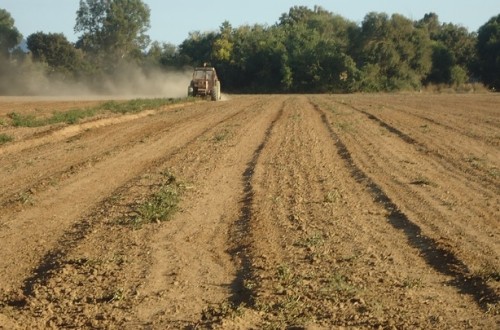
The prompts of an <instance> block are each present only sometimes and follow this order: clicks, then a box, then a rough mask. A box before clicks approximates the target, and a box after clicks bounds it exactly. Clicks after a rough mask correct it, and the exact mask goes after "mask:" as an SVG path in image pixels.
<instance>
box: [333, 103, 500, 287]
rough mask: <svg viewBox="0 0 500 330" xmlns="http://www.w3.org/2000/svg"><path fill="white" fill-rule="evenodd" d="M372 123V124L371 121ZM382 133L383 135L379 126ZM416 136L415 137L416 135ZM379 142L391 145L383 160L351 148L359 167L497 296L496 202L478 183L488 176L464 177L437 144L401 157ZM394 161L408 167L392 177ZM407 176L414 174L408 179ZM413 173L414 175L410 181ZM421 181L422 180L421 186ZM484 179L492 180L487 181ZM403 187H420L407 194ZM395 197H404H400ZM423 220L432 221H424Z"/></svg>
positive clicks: (360, 140) (363, 138)
mask: <svg viewBox="0 0 500 330" xmlns="http://www.w3.org/2000/svg"><path fill="white" fill-rule="evenodd" d="M330 100H331V99H330ZM334 102H335V101H334ZM335 103H338V102H335ZM348 108H349V109H351V110H354V113H359V114H360V115H361V116H363V117H367V115H366V114H364V113H362V112H360V111H356V110H355V109H352V108H351V107H350V106H348ZM367 119H368V120H367V122H365V123H364V125H367V124H368V122H369V121H370V120H372V119H370V118H368V117H367ZM400 120H401V123H400V125H401V126H402V127H410V126H411V121H410V122H409V123H406V124H405V122H404V118H403V119H400ZM372 121H373V120H372ZM374 122H375V123H377V121H374ZM383 129H384V130H387V129H386V128H384V127H383ZM345 132H346V133H348V132H347V131H345ZM371 134H377V132H376V131H375V130H372V131H371ZM347 135H348V136H349V135H350V136H351V139H354V141H355V142H354V143H356V145H353V147H354V148H355V147H356V146H357V145H360V146H362V145H363V144H368V145H372V139H371V137H370V135H369V134H368V133H367V134H358V135H357V136H356V137H355V136H354V135H353V134H352V133H348V134H347ZM382 135H383V133H382ZM391 135H394V136H395V137H396V138H398V139H400V140H401V141H402V142H404V143H407V141H405V140H404V139H403V138H401V137H399V135H398V134H396V133H392V134H391ZM439 136H442V135H439ZM418 137H420V136H419V135H417V138H418ZM383 140H384V142H385V143H390V144H391V147H385V148H382V150H381V151H383V150H384V149H385V150H387V151H389V152H388V153H385V154H384V156H382V154H380V155H379V153H377V152H376V151H374V150H369V151H367V152H365V151H364V150H363V147H360V148H358V149H356V151H355V152H354V154H355V156H356V157H358V159H359V162H360V165H361V166H362V167H364V168H365V169H368V171H369V170H370V169H371V163H372V162H373V163H374V164H377V167H378V170H377V171H378V172H379V173H378V175H379V176H381V177H384V178H385V179H384V181H381V183H382V182H383V184H385V185H386V186H385V189H387V190H388V191H391V189H392V191H391V193H392V194H393V196H398V198H399V199H400V200H404V202H401V203H403V205H404V207H406V208H409V209H410V210H411V211H412V212H416V214H414V215H413V217H414V218H415V220H418V221H420V224H419V225H421V226H422V227H421V229H423V230H425V231H426V233H427V235H428V236H429V237H433V238H434V239H435V240H436V241H438V242H440V243H442V244H443V246H446V247H447V248H448V249H453V250H454V251H455V255H457V256H459V259H461V260H462V261H463V262H465V263H466V264H467V265H468V266H469V269H470V270H471V271H472V272H473V273H475V274H478V275H479V276H484V278H486V279H487V278H490V279H491V280H492V281H490V282H492V286H493V287H494V290H496V291H497V292H498V285H497V284H498V283H494V282H495V280H494V279H495V278H498V276H496V275H495V274H496V273H498V260H499V259H498V240H495V236H496V235H498V234H499V232H498V224H497V219H496V218H497V216H496V213H498V212H497V210H498V198H497V196H496V194H495V192H494V190H495V186H492V185H487V184H486V183H485V182H483V178H484V177H485V176H488V174H487V173H485V172H481V170H480V169H477V170H476V171H479V172H477V176H474V175H471V173H468V172H467V169H468V168H469V167H470V166H469V165H466V166H465V167H466V169H464V168H463V166H462V165H461V164H462V163H463V162H462V161H461V159H460V158H457V157H456V156H454V155H455V154H457V153H458V151H456V150H455V151H454V150H451V151H447V150H446V149H445V150H443V146H442V145H443V144H442V143H439V142H434V143H435V144H430V145H428V146H427V144H426V143H422V142H419V143H420V144H421V145H422V146H423V147H419V146H418V145H417V146H415V148H414V151H413V152H412V151H411V149H410V148H408V149H407V150H408V151H407V152H403V150H400V151H398V150H399V149H398V148H404V145H400V144H399V143H392V142H391V139H383ZM384 142H382V141H379V142H378V143H379V144H380V143H384ZM394 142H395V141H394ZM351 143H353V141H351ZM429 143H430V142H429ZM468 145H469V146H472V145H473V144H468ZM428 149H435V150H434V153H432V152H431V153H429V152H427V150H428ZM390 150H394V151H390ZM441 153H443V155H441ZM365 154H366V156H365ZM432 156H434V157H432ZM436 156H437V157H436ZM394 160H399V162H404V163H408V164H413V165H408V166H403V167H402V166H393V167H392V173H391V174H388V173H387V169H386V168H387V166H388V165H389V164H391V163H394ZM387 162H389V163H387ZM461 171H463V173H462V172H461ZM412 172H414V174H413V175H412V174H411V173H412ZM416 174H419V175H418V177H417V178H416V179H415V175H416ZM409 176H410V178H409ZM411 176H413V178H411ZM421 178H423V180H422V181H421V180H420V179H421ZM489 178H490V179H492V180H493V177H489ZM381 180H382V179H381ZM408 185H412V186H414V187H421V188H414V189H411V188H408ZM409 190H411V192H410V191H409ZM469 191H474V193H473V194H470V193H468V192H469ZM400 192H405V193H403V194H402V195H400ZM468 195H470V197H468ZM472 196H474V197H472ZM393 199H394V197H393ZM424 205H425V206H424ZM450 205H451V206H450ZM455 213H456V214H455ZM429 217H431V218H432V219H434V220H429V219H430V218H429ZM452 218H453V219H455V220H454V221H453V225H451V222H450V221H449V220H447V219H452ZM478 219H479V220H480V222H477V220H478ZM450 243H451V244H450ZM497 282H498V281H497Z"/></svg>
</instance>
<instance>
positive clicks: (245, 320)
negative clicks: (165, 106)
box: [0, 94, 500, 329]
mask: <svg viewBox="0 0 500 330" xmlns="http://www.w3.org/2000/svg"><path fill="white" fill-rule="evenodd" d="M496 100H497V98H495V96H493V95H489V94H484V95H457V96H453V95H410V94H401V95H399V94H398V95H396V94H395V95H259V96H252V95H248V96H233V97H231V99H230V100H229V101H226V102H202V103H196V104H192V105H189V106H185V107H183V108H182V109H177V110H175V109H170V110H165V111H157V112H155V113H152V114H148V113H147V112H144V113H142V115H140V116H139V117H140V118H139V117H138V118H134V119H131V120H128V119H127V120H125V121H124V122H113V123H106V124H105V125H104V126H100V125H98V126H92V127H90V129H88V130H82V128H83V126H76V127H75V128H72V129H71V130H74V131H71V132H70V136H64V134H66V133H64V132H65V131H64V129H63V130H61V127H55V126H54V127H53V128H51V129H49V131H44V130H43V129H42V130H40V131H39V133H37V129H33V130H32V129H31V128H27V129H18V128H15V127H11V126H8V127H3V128H2V130H5V129H7V130H8V132H10V133H11V134H14V135H15V136H16V137H22V136H25V137H29V136H30V137H31V139H33V138H34V140H33V141H35V142H36V141H38V142H36V143H35V144H33V145H31V146H28V144H26V148H19V149H15V148H14V149H11V150H10V151H9V152H8V153H3V154H2V155H1V156H0V171H1V173H2V174H6V175H0V243H1V245H2V252H3V253H2V258H0V328H1V329H3V328H5V329H61V328H64V329H65V328H79V329H80V328H81V329H91V328H92V329H95V328H101V329H115V328H116V329H118V328H120V329H121V328H124V329H178V328H185V329H214V328H215V329H262V328H268V329H285V328H299V329H332V328H343V327H347V328H350V327H353V328H370V329H371V328H398V329H399V328H402V329H403V328H404V329H407V328H415V329H416V328H425V329H430V328H432V329H460V328H470V329H494V328H498V326H499V325H500V318H499V317H500V302H499V297H500V276H499V275H498V274H499V270H500V251H499V250H500V245H499V244H500V243H499V240H498V237H500V226H499V223H498V216H497V215H498V213H499V212H500V200H499V198H498V175H496V174H495V172H494V169H495V166H496V167H498V159H497V158H498V157H499V156H498V149H497V148H496V144H495V139H496V140H497V139H498V137H495V136H496V135H498V134H497V132H496V131H497V130H498V124H499V122H498V119H497V115H498V109H493V108H492V106H494V105H496V103H497V101H496ZM1 102H2V100H1V99H0V112H1V111H2V103H1ZM476 103H477V104H476ZM51 104H52V103H50V104H49V103H47V104H41V106H40V107H41V109H44V107H45V106H46V108H47V110H46V112H45V113H46V114H47V115H48V114H49V112H50V107H51ZM60 106H61V107H63V106H64V105H60ZM30 107H35V105H30ZM30 109H31V108H29V109H28V108H27V109H25V110H22V109H20V110H19V111H27V112H29V111H31V110H30ZM471 110H474V111H471ZM15 111H17V110H15ZM37 115H40V116H43V115H44V112H43V111H42V110H40V112H37ZM92 121H96V123H98V122H99V119H97V118H94V119H90V121H89V123H91V122H92ZM103 123H104V122H103ZM108 124H109V125H108ZM424 126H425V127H424ZM469 126H470V131H468V130H467V128H468V127H469ZM37 134H38V135H37ZM37 139H39V140H37ZM18 141H19V140H18ZM21 142H22V141H21ZM10 143H11V142H8V143H7V144H4V145H3V146H0V150H1V149H2V148H4V147H6V146H8V145H9V144H10ZM14 143H15V142H14ZM19 145H21V144H19ZM10 148H11V147H10ZM21 149H22V150H21ZM4 150H6V149H4ZM485 155H487V156H485ZM483 156H484V157H483ZM481 157H482V158H481ZM159 200H161V201H162V203H166V204H162V205H161V206H159V205H157V202H158V201H159ZM167 204H168V205H169V206H167ZM170 204H171V205H170ZM170 207H171V208H172V209H174V210H177V212H176V213H175V214H174V215H170V216H165V218H163V216H162V215H161V214H163V213H162V212H163V211H164V210H165V209H159V208H170ZM160 218H161V219H163V220H165V219H166V220H167V221H160Z"/></svg>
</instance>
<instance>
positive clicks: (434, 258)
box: [311, 101, 500, 311]
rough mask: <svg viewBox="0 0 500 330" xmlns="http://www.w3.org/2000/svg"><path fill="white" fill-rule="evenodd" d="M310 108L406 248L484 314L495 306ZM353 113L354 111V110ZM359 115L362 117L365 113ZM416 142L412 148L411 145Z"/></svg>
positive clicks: (479, 282) (484, 287) (481, 283)
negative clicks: (413, 250) (405, 240)
mask: <svg viewBox="0 0 500 330" xmlns="http://www.w3.org/2000/svg"><path fill="white" fill-rule="evenodd" d="M311 104H312V105H313V107H314V108H315V109H316V111H317V112H318V113H319V114H320V116H321V119H322V121H323V123H324V125H325V126H326V127H327V129H328V131H329V132H330V134H331V137H332V139H333V140H334V141H335V142H334V143H335V146H336V147H337V149H338V153H339V155H340V156H341V157H342V159H343V160H344V161H345V163H346V165H347V166H348V167H349V168H350V169H351V173H352V176H353V177H354V178H355V179H356V181H358V182H360V183H363V184H364V185H365V186H366V187H367V189H368V190H369V191H370V193H371V194H372V195H373V198H374V199H375V200H376V201H377V202H378V203H380V204H381V205H382V206H383V207H384V208H385V209H386V211H387V212H388V214H389V215H388V220H389V222H390V223H391V224H392V226H393V227H394V228H395V229H397V230H401V231H403V232H404V233H405V235H406V236H407V238H408V242H409V244H410V245H411V246H412V247H414V248H416V249H417V250H419V251H420V253H421V256H422V257H423V258H424V259H425V261H426V262H427V264H428V265H429V266H431V267H432V268H433V269H435V270H436V271H438V272H440V273H442V274H444V275H448V276H451V277H454V280H453V281H451V282H450V284H451V285H453V286H455V287H456V288H457V289H458V290H459V292H461V293H464V294H467V295H470V296H472V297H473V298H474V300H475V301H476V303H477V304H478V305H479V306H480V307H481V308H482V309H483V310H485V311H486V310H487V309H488V305H489V304H496V303H498V302H500V297H499V296H498V294H497V293H496V292H495V291H494V290H493V289H491V287H490V286H489V285H488V283H487V282H486V281H485V280H484V279H483V278H481V277H480V276H474V275H471V272H470V270H469V269H468V267H467V265H465V264H464V263H463V262H462V261H461V260H460V259H459V258H458V257H457V256H456V255H455V254H454V252H453V251H450V250H448V249H446V248H444V247H443V246H441V245H440V244H439V243H438V242H437V241H436V240H434V239H432V238H430V237H428V236H426V235H424V234H423V233H422V230H421V228H420V227H419V226H418V225H417V224H415V223H414V222H412V221H411V220H410V219H409V218H408V216H407V215H406V214H404V213H403V212H402V211H401V210H400V208H399V207H398V206H397V205H396V204H395V203H394V202H393V201H392V200H391V198H390V197H389V196H388V195H387V194H386V193H385V192H384V190H383V189H382V187H381V186H379V185H378V184H377V183H376V182H374V181H373V180H372V179H371V178H370V176H369V175H367V174H366V173H365V172H363V171H362V170H361V169H360V168H359V167H358V166H357V165H356V163H355V162H354V160H353V159H352V157H351V154H350V152H349V150H348V149H347V147H346V145H345V144H344V143H343V142H342V140H341V139H340V137H339V136H338V135H337V133H336V132H335V131H334V129H333V128H332V127H331V125H330V124H329V121H328V118H327V116H326V114H325V111H324V110H323V109H321V107H320V106H319V105H317V104H316V103H314V102H312V101H311ZM353 109H354V110H357V109H355V108H353ZM361 112H363V113H364V111H361ZM377 122H378V121H377ZM384 124H385V123H384ZM385 125H387V124H385ZM387 126H389V125H387ZM389 127H390V126H389ZM391 131H393V133H395V134H397V135H398V136H400V135H399V134H398V132H400V131H399V130H397V129H395V128H391ZM400 137H401V138H402V139H404V140H405V138H404V137H406V135H405V134H404V133H401V136H400ZM405 141H406V142H408V143H411V142H413V141H414V140H413V139H412V138H411V137H406V140H405ZM415 142H416V141H415ZM415 142H413V143H411V144H414V143H415Z"/></svg>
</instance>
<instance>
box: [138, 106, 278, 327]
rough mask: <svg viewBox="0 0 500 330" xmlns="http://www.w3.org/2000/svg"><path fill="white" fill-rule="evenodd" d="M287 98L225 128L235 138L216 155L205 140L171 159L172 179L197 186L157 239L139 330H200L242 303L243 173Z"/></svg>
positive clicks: (139, 320) (140, 312) (142, 294)
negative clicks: (144, 329) (217, 313)
mask: <svg viewBox="0 0 500 330" xmlns="http://www.w3.org/2000/svg"><path fill="white" fill-rule="evenodd" d="M282 99H283V97H276V98H273V99H269V98H268V99H266V100H265V105H262V106H258V107H255V108H254V109H253V110H251V111H247V117H246V118H239V119H237V120H234V122H227V123H226V126H227V127H228V128H231V127H233V128H234V131H233V133H232V134H230V137H229V138H228V139H229V140H228V141H227V143H229V145H226V144H225V143H223V144H222V145H220V152H219V153H215V154H214V153H213V151H211V147H210V145H208V146H207V141H199V143H197V144H195V145H193V146H192V148H187V149H185V150H182V152H181V153H179V154H178V155H177V156H176V157H174V158H172V159H171V160H170V163H171V164H172V166H171V167H172V169H173V170H174V172H176V173H179V175H181V176H182V177H183V178H186V180H187V181H188V182H193V185H194V186H195V189H194V191H195V194H190V196H186V198H185V201H183V203H182V205H181V208H182V209H183V210H184V211H183V212H181V213H179V214H178V215H177V216H176V217H175V219H173V222H172V226H168V227H165V228H163V230H162V231H161V232H158V233H157V234H155V235H154V237H153V238H152V240H153V241H155V242H156V243H154V244H153V245H152V258H153V260H155V262H153V267H152V269H151V270H150V276H149V277H148V279H147V282H146V283H145V284H144V286H143V287H142V289H141V290H140V293H139V294H140V296H141V297H142V298H141V299H142V303H141V305H140V306H137V308H136V311H135V314H136V315H137V321H136V322H134V323H133V324H134V325H135V324H142V325H143V326H148V327H152V328H197V327H199V326H200V324H203V323H204V322H205V320H204V318H205V317H206V316H207V315H208V314H210V313H212V312H213V311H214V310H215V309H217V308H218V306H224V304H227V303H228V302H230V301H231V300H232V299H236V300H237V299H238V298H237V297H236V296H237V295H238V294H239V288H238V287H237V284H236V283H237V281H238V280H237V277H238V271H239V269H240V268H241V267H243V266H242V265H241V262H243V260H242V259H240V258H239V256H238V255H237V250H238V249H237V248H236V250H235V246H239V244H241V242H234V241H233V239H232V237H231V234H232V233H234V231H235V226H236V223H237V222H238V219H240V218H241V214H240V213H241V209H242V205H241V204H242V203H243V201H242V199H244V190H245V187H244V184H243V182H242V173H244V172H245V169H246V168H247V167H248V163H249V161H250V160H251V159H252V157H253V155H252V153H253V152H254V151H255V149H256V148H258V146H259V144H260V143H262V142H261V141H262V140H263V139H265V134H266V127H268V126H269V125H270V124H269V123H271V122H273V120H274V119H275V118H276V112H279V109H280V106H279V104H280V103H282ZM208 142H210V141H208ZM211 143H213V142H211ZM199 150H206V152H205V151H204V152H202V153H201V154H199ZM179 167H180V168H179ZM229 242H231V243H229ZM235 285H236V286H235ZM239 297H241V295H240V296H239Z"/></svg>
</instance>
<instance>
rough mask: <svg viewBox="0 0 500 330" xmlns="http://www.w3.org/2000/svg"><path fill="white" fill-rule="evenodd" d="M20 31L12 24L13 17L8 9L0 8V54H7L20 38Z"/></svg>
mask: <svg viewBox="0 0 500 330" xmlns="http://www.w3.org/2000/svg"><path fill="white" fill-rule="evenodd" d="M22 37H23V36H22V35H21V33H19V31H18V30H17V28H16V27H15V26H14V19H13V18H12V16H11V15H10V13H9V12H8V11H6V10H5V9H0V55H3V56H7V55H8V54H9V51H10V50H11V49H12V48H14V47H15V46H17V45H18V44H19V42H21V39H22Z"/></svg>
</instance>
